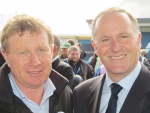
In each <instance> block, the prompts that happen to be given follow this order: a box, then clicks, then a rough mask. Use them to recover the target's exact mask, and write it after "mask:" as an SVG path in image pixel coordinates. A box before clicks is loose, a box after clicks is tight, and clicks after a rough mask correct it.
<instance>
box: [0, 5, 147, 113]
mask: <svg viewBox="0 0 150 113" xmlns="http://www.w3.org/2000/svg"><path fill="white" fill-rule="evenodd" d="M91 30H92V39H91V44H92V46H93V48H94V53H93V56H91V58H89V60H88V62H86V61H85V60H84V59H85V57H86V53H85V52H84V50H82V44H80V43H78V42H75V41H74V40H72V39H68V40H67V41H66V42H65V43H61V40H60V38H59V36H57V35H55V34H53V33H52V31H51V29H50V27H49V26H47V25H46V24H45V23H44V22H43V21H41V20H40V19H37V18H35V17H32V16H29V15H26V14H18V15H15V16H14V17H12V18H11V19H10V20H9V21H8V22H7V23H6V25H5V26H4V28H3V30H2V32H1V54H0V61H1V67H0V113H149V112H150V103H149V102H150V88H149V86H150V72H149V70H150V64H149V59H148V57H147V51H146V50H144V49H141V38H142V36H141V33H140V30H139V25H138V21H137V19H136V18H135V17H134V16H133V15H131V14H130V13H129V12H127V11H126V10H124V9H121V8H117V7H112V8H108V9H106V10H104V11H102V12H100V13H99V14H98V15H97V16H96V17H95V19H94V20H93V22H92V27H91Z"/></svg>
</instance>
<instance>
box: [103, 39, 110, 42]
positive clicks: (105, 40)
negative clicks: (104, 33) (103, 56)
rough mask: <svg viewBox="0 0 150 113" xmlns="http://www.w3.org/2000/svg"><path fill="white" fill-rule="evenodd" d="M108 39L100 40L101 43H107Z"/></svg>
mask: <svg viewBox="0 0 150 113" xmlns="http://www.w3.org/2000/svg"><path fill="white" fill-rule="evenodd" d="M108 40H109V39H108V38H105V39H102V40H101V41H102V42H107V41H108Z"/></svg>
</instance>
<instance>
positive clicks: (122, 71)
mask: <svg viewBox="0 0 150 113" xmlns="http://www.w3.org/2000/svg"><path fill="white" fill-rule="evenodd" d="M95 30H96V33H95V37H96V39H98V40H97V41H92V45H93V47H94V50H95V52H96V54H97V55H98V56H99V57H100V59H101V61H102V63H103V64H104V65H105V67H106V69H107V72H108V75H109V76H113V75H115V76H116V75H117V74H118V75H122V76H123V77H125V76H126V75H128V74H129V73H130V72H131V71H132V70H133V69H134V68H135V66H136V65H137V62H138V55H139V49H140V47H141V35H140V33H139V34H135V31H134V29H133V26H132V23H131V21H130V19H129V18H128V16H127V15H126V14H125V13H111V14H106V15H103V16H102V17H100V18H99V19H98V20H97V23H96V27H95Z"/></svg>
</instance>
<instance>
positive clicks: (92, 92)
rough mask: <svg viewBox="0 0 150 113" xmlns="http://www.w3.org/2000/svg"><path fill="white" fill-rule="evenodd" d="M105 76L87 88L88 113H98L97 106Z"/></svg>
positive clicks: (101, 76)
mask: <svg viewBox="0 0 150 113" xmlns="http://www.w3.org/2000/svg"><path fill="white" fill-rule="evenodd" d="M105 76H106V75H100V76H99V77H97V78H96V80H95V81H94V82H93V84H92V85H91V86H90V87H89V89H88V90H89V91H88V93H87V97H86V104H87V109H88V113H99V106H100V100H101V96H100V94H102V86H103V84H104V80H105Z"/></svg>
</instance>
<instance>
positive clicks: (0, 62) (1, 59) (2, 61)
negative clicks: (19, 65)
mask: <svg viewBox="0 0 150 113" xmlns="http://www.w3.org/2000/svg"><path fill="white" fill-rule="evenodd" d="M1 49H2V48H1V47H0V50H1ZM5 62H6V61H5V59H4V57H3V55H2V53H1V52H0V67H1V66H2V65H3V64H4V63H5Z"/></svg>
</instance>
